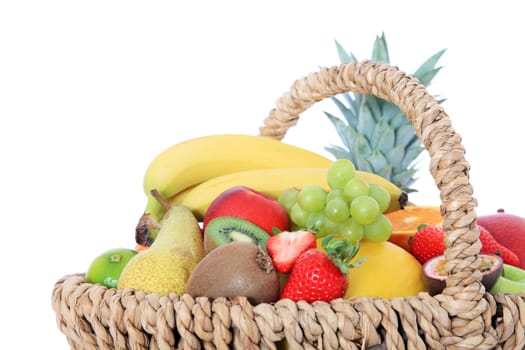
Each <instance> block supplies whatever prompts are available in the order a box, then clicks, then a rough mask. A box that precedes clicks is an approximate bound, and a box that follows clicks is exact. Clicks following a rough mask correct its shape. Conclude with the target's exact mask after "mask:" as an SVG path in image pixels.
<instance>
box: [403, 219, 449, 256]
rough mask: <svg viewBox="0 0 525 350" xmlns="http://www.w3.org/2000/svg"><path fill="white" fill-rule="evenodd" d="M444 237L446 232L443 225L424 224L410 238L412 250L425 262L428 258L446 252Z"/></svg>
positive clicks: (413, 253)
mask: <svg viewBox="0 0 525 350" xmlns="http://www.w3.org/2000/svg"><path fill="white" fill-rule="evenodd" d="M444 237H445V232H444V231H443V228H442V227H441V226H436V225H427V226H424V227H423V228H421V229H420V230H419V231H417V233H416V234H415V235H414V236H412V238H411V239H410V242H409V247H410V252H411V253H412V255H414V256H415V257H416V259H417V260H418V261H419V262H420V263H421V264H424V263H425V262H426V261H427V260H429V259H431V258H433V257H435V256H438V255H442V254H444V253H445V243H444V241H443V240H444Z"/></svg>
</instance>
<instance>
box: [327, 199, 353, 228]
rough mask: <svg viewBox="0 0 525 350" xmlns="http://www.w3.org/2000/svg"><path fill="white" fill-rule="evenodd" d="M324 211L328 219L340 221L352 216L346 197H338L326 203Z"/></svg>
mask: <svg viewBox="0 0 525 350" xmlns="http://www.w3.org/2000/svg"><path fill="white" fill-rule="evenodd" d="M324 213H325V215H326V217H327V218H328V219H330V220H332V221H333V222H337V223H340V222H343V221H345V220H347V219H348V217H350V208H349V207H348V204H346V201H345V200H344V199H342V198H339V197H336V198H333V199H331V200H330V201H328V202H327V203H326V207H325V208H324Z"/></svg>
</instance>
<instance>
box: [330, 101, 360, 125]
mask: <svg viewBox="0 0 525 350" xmlns="http://www.w3.org/2000/svg"><path fill="white" fill-rule="evenodd" d="M346 95H348V96H350V95H349V94H346ZM350 98H351V97H350ZM332 101H333V102H334V104H335V105H336V106H337V108H338V109H339V111H340V112H341V114H343V117H345V120H346V122H347V123H348V124H350V125H352V126H353V127H354V128H355V127H356V123H357V122H356V120H357V115H356V113H357V108H356V106H354V105H353V103H349V105H350V107H347V106H345V104H344V103H343V102H341V101H340V100H339V99H337V98H336V97H332ZM352 102H353V101H352ZM325 114H327V113H326V112H325Z"/></svg>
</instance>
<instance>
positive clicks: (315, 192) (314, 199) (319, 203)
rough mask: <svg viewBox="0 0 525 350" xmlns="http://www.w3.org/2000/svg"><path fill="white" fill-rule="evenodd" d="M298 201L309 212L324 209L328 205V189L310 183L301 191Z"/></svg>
mask: <svg viewBox="0 0 525 350" xmlns="http://www.w3.org/2000/svg"><path fill="white" fill-rule="evenodd" d="M297 203H299V205H300V206H301V208H303V210H305V211H308V212H314V211H320V210H323V208H324V206H325V205H326V191H325V190H324V188H322V187H321V186H318V185H309V186H306V187H304V188H303V189H302V190H300V191H299V194H298V195H297Z"/></svg>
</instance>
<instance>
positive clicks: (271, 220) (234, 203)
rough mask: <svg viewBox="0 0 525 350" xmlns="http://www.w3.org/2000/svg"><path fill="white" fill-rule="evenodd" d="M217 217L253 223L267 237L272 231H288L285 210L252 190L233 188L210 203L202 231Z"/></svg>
mask: <svg viewBox="0 0 525 350" xmlns="http://www.w3.org/2000/svg"><path fill="white" fill-rule="evenodd" d="M218 216H235V217H238V218H241V219H244V220H247V221H250V222H252V223H254V224H255V225H257V226H259V227H260V228H262V229H263V230H265V231H266V232H268V234H269V235H273V229H274V228H276V229H278V230H279V231H288V230H289V229H290V217H289V216H288V213H287V212H286V209H285V208H284V207H283V206H282V205H281V204H280V203H279V202H278V201H277V200H276V199H275V198H273V197H270V196H267V195H265V194H263V193H260V192H257V191H256V190H254V189H251V188H248V187H244V186H235V187H232V188H230V189H228V190H226V191H224V192H223V193H221V194H220V195H219V196H218V197H217V198H215V199H214V200H213V202H211V204H210V206H209V207H208V210H207V211H206V215H205V216H204V220H203V223H202V225H203V227H202V228H203V231H204V229H205V228H206V225H207V224H208V222H209V221H210V220H212V219H213V218H216V217H218Z"/></svg>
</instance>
